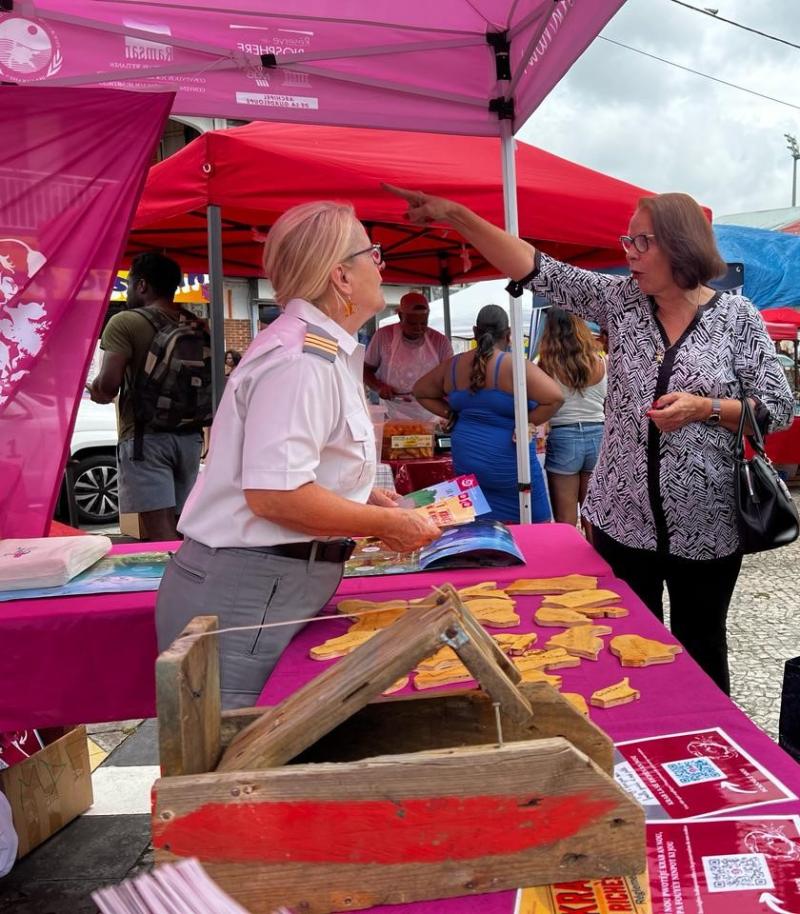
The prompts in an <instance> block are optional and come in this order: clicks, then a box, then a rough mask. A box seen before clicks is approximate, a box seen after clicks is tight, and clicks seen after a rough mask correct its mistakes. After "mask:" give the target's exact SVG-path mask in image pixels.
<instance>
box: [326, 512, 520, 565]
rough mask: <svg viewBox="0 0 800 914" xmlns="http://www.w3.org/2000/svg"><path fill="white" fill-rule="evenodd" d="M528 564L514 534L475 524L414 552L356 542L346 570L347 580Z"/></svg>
mask: <svg viewBox="0 0 800 914" xmlns="http://www.w3.org/2000/svg"><path fill="white" fill-rule="evenodd" d="M524 562H525V560H524V559H523V557H522V553H521V552H520V551H519V549H518V548H517V544H516V543H515V542H514V537H513V536H512V535H511V531H510V530H509V529H508V527H506V526H505V525H504V524H501V523H500V521H490V520H480V519H479V520H475V521H472V523H469V524H464V525H462V526H459V527H450V528H448V529H447V530H445V531H444V533H443V534H442V535H441V536H440V537H439V539H437V540H434V541H433V542H432V543H429V544H428V545H427V546H425V547H424V548H422V549H418V550H416V551H415V552H409V553H405V554H401V553H399V552H392V551H391V550H390V549H388V548H387V547H386V546H385V545H384V544H383V543H382V542H380V540H377V539H375V538H373V537H366V538H364V539H360V540H357V545H356V548H355V551H354V552H353V555H352V556H351V558H350V560H349V561H348V562H347V564H346V565H345V568H344V576H345V577H346V578H348V577H349V578H357V577H367V576H369V575H380V574H413V573H414V572H417V571H434V570H439V569H441V568H481V567H484V566H486V567H498V566H507V565H522V564H524Z"/></svg>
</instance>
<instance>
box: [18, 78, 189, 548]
mask: <svg viewBox="0 0 800 914" xmlns="http://www.w3.org/2000/svg"><path fill="white" fill-rule="evenodd" d="M172 101H173V95H172V94H171V93H158V94H149V93H147V94H145V93H135V92H121V91H117V90H114V89H82V90H76V89H64V88H45V87H22V86H2V87H0V105H1V106H2V111H3V121H4V123H3V127H4V137H5V142H4V143H3V144H2V146H0V537H21V536H42V535H45V534H46V533H47V529H48V526H49V523H50V518H51V516H52V512H53V508H54V504H55V500H56V497H57V494H58V489H59V486H60V483H61V477H62V473H63V468H64V461H65V459H66V456H67V453H68V442H69V436H70V434H71V432H72V424H73V420H74V414H75V411H76V407H77V402H78V398H79V395H80V392H81V389H82V386H83V382H84V379H85V377H86V371H87V370H88V365H89V361H90V359H91V355H92V352H93V350H94V346H95V341H96V339H97V335H98V331H99V328H100V325H101V322H102V319H103V315H104V313H105V310H106V307H107V304H108V298H109V293H110V289H111V285H112V283H113V279H114V273H115V270H116V265H117V261H118V260H119V257H120V254H121V251H122V248H123V245H124V243H125V239H126V237H127V234H128V230H129V227H130V222H131V219H132V217H133V212H134V210H135V207H136V203H137V201H138V198H139V195H140V193H141V189H142V186H143V183H144V178H145V175H146V172H147V167H148V165H149V164H150V161H151V158H152V154H153V149H154V148H155V145H156V143H157V141H158V139H159V137H160V136H161V132H162V130H163V127H164V123H165V121H166V118H167V115H168V112H169V109H170V106H171V104H172Z"/></svg>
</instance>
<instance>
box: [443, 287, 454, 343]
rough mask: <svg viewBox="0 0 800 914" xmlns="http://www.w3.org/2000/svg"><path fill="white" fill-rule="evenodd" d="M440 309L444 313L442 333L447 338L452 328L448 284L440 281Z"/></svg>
mask: <svg viewBox="0 0 800 914" xmlns="http://www.w3.org/2000/svg"><path fill="white" fill-rule="evenodd" d="M442 311H443V314H444V335H445V336H446V337H447V339H448V340H449V339H450V337H451V335H452V331H453V328H452V326H451V324H450V286H449V285H448V284H447V283H446V282H444V283H442Z"/></svg>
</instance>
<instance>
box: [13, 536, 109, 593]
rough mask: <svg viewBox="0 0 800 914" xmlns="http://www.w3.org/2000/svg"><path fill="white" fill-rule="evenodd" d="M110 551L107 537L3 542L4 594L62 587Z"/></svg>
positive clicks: (52, 538) (51, 537)
mask: <svg viewBox="0 0 800 914" xmlns="http://www.w3.org/2000/svg"><path fill="white" fill-rule="evenodd" d="M110 549H111V540H110V539H109V538H108V537H107V536H45V537H41V538H39V539H7V540H0V590H27V589H29V588H31V587H62V586H63V585H64V584H66V583H67V581H71V580H72V579H73V578H74V577H75V575H77V574H80V573H81V572H82V571H85V570H86V569H87V568H89V567H90V566H91V565H94V563H95V562H97V561H99V560H100V559H101V558H103V556H104V555H107V554H108V552H109V550H110Z"/></svg>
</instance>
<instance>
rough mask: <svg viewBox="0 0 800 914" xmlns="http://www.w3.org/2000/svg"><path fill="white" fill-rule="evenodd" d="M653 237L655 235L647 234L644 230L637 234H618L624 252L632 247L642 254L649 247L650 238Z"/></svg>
mask: <svg viewBox="0 0 800 914" xmlns="http://www.w3.org/2000/svg"><path fill="white" fill-rule="evenodd" d="M655 237H656V236H655V235H648V234H646V233H645V232H640V233H639V234H638V235H620V236H619V243H620V244H621V245H622V248H623V250H624V251H625V252H626V253H627V252H628V251H629V250H630V249H631V248H632V247H634V248H636V250H637V251H638V252H639V253H640V254H644V253H645V252H646V251H648V250H649V249H650V239H651V238H655Z"/></svg>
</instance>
